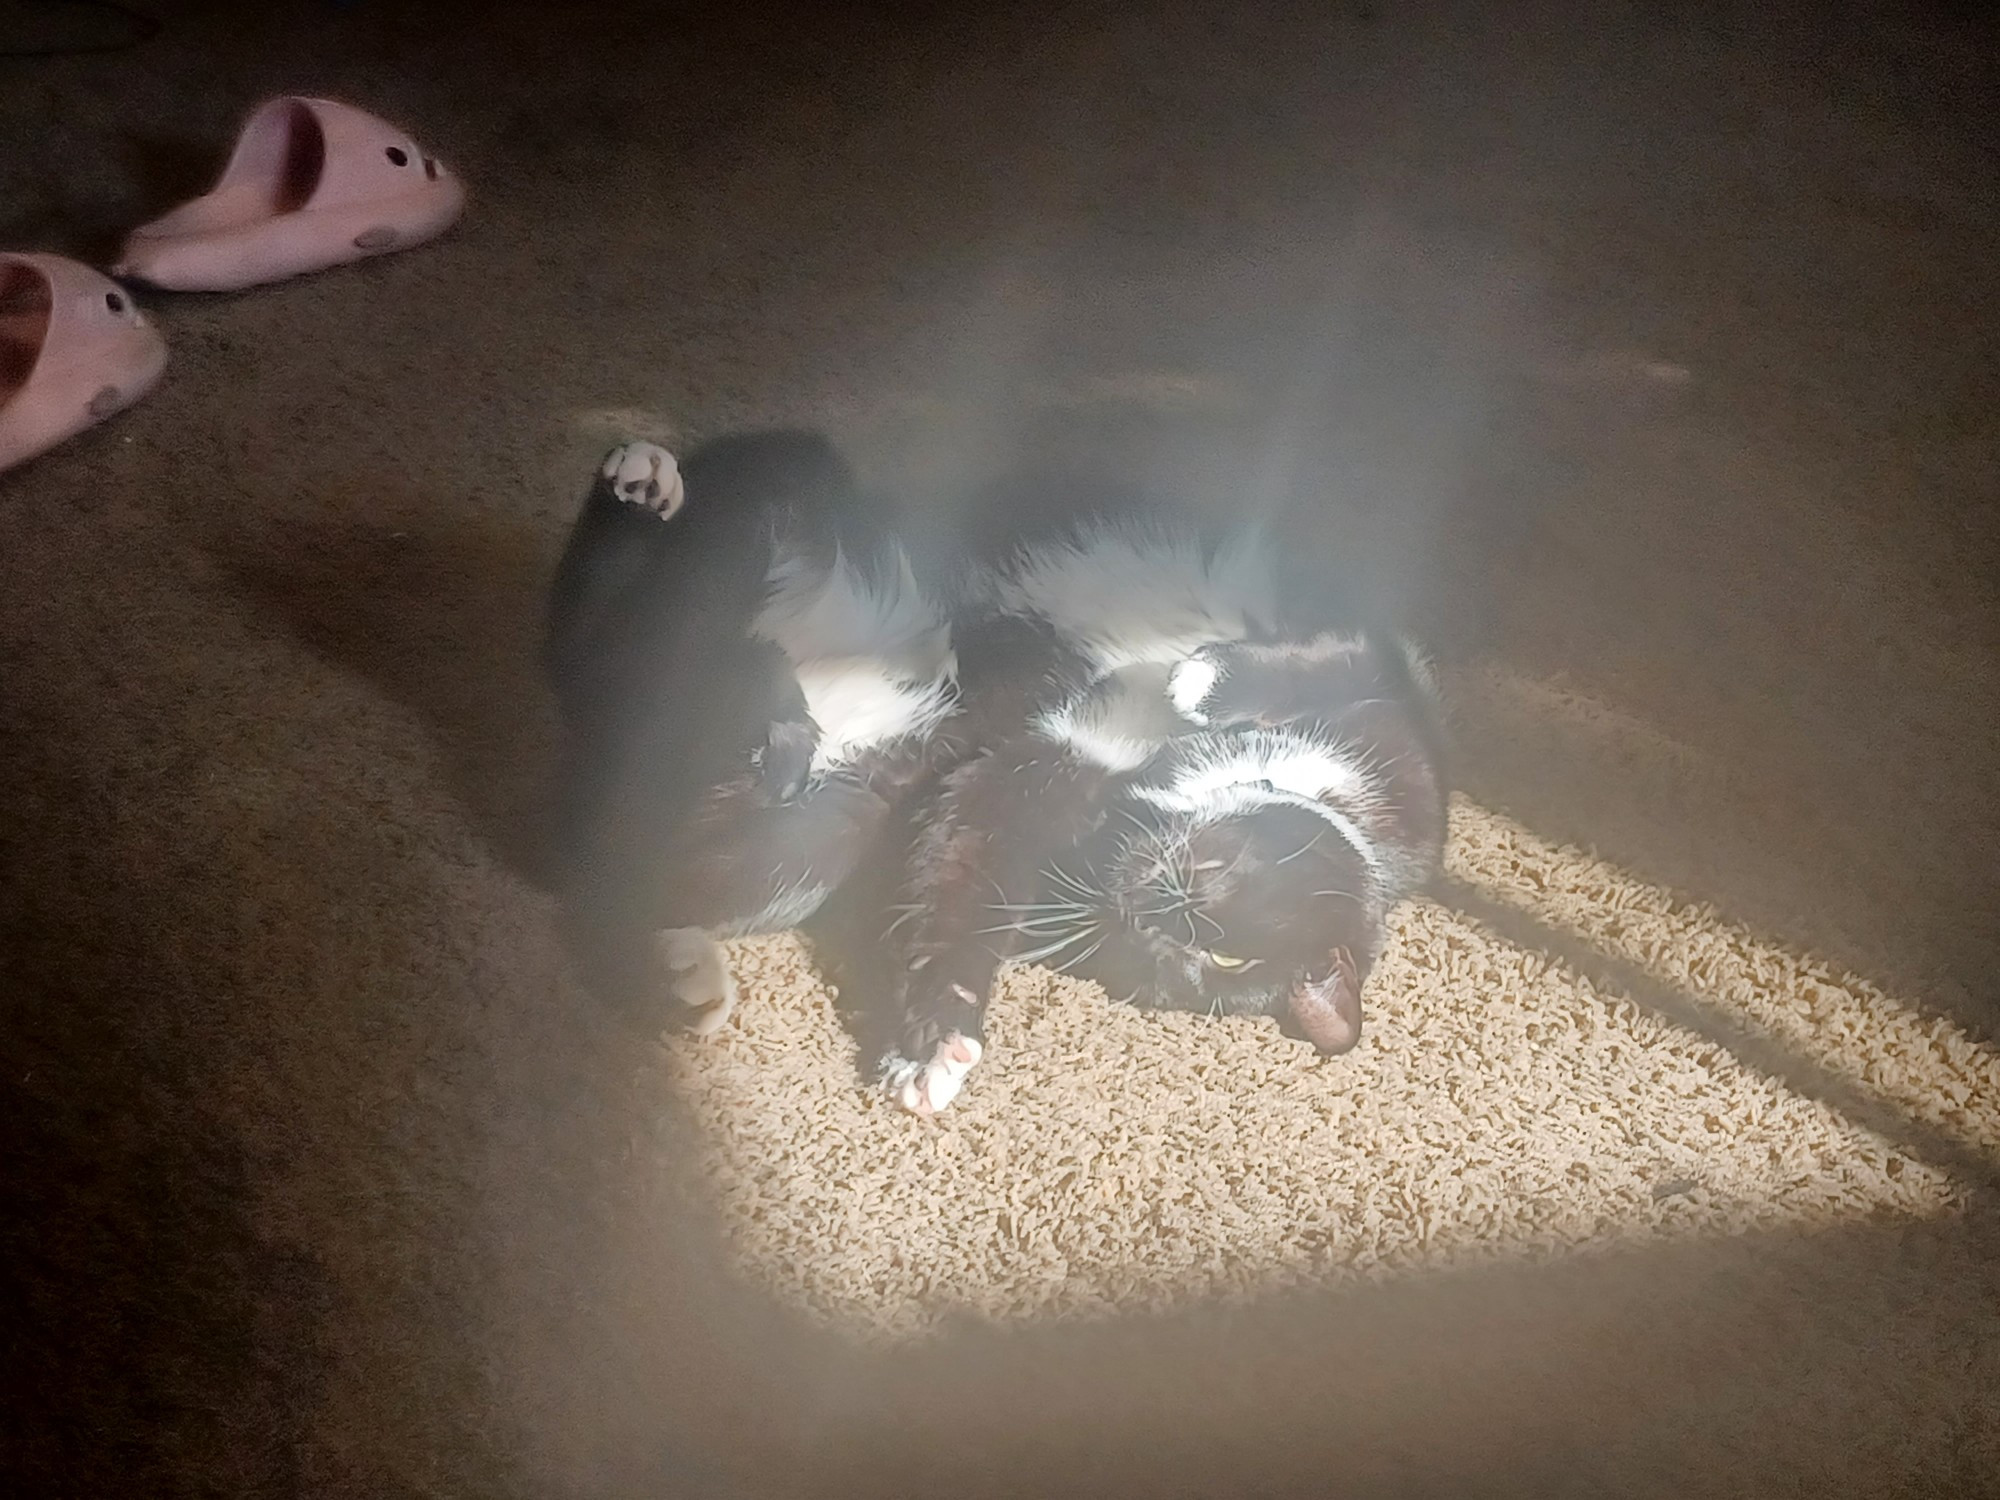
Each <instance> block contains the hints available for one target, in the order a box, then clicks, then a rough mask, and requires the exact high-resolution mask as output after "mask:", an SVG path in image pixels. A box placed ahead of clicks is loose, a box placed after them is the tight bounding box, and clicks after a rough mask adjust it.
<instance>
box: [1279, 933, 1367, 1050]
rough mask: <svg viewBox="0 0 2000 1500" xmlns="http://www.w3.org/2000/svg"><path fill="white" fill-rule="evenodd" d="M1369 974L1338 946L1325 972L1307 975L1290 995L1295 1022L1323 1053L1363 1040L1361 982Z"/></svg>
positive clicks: (1348, 1046)
mask: <svg viewBox="0 0 2000 1500" xmlns="http://www.w3.org/2000/svg"><path fill="white" fill-rule="evenodd" d="M1366 977H1367V976H1366V975H1365V974H1364V973H1363V972H1362V969H1361V966H1360V965H1359V964H1358V963H1356V962H1355V960H1354V954H1353V952H1352V951H1351V950H1349V949H1346V948H1336V949H1334V950H1333V952H1332V954H1331V955H1329V957H1328V960H1327V967H1326V969H1325V971H1324V972H1323V973H1321V974H1318V975H1313V974H1307V975H1306V976H1305V977H1304V978H1302V979H1301V980H1299V982H1298V983H1297V984H1295V985H1293V986H1292V992H1291V994H1290V995H1288V996H1287V997H1286V1003H1287V1005H1288V1006H1289V1008H1290V1011H1291V1018H1292V1021H1293V1023H1294V1024H1295V1025H1296V1026H1297V1027H1298V1028H1299V1030H1300V1031H1302V1032H1304V1033H1305V1038H1306V1040H1307V1041H1309V1042H1311V1043H1312V1044H1313V1046H1314V1047H1315V1048H1317V1049H1318V1050H1319V1051H1321V1052H1328V1053H1332V1052H1345V1051H1347V1050H1348V1049H1349V1048H1350V1047H1352V1046H1353V1045H1354V1044H1355V1043H1356V1042H1358V1041H1360V1040H1361V982H1362V980H1363V979H1365V978H1366Z"/></svg>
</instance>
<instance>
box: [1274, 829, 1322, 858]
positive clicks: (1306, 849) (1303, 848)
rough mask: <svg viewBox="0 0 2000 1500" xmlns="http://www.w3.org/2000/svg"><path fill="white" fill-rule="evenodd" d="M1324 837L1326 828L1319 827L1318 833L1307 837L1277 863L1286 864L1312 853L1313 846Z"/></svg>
mask: <svg viewBox="0 0 2000 1500" xmlns="http://www.w3.org/2000/svg"><path fill="white" fill-rule="evenodd" d="M1325 837H1326V830H1325V829H1321V830H1320V831H1319V832H1318V833H1316V834H1314V835H1313V836H1312V837H1311V838H1309V839H1307V840H1306V841H1305V842H1304V843H1303V844H1301V845H1300V846H1299V847H1298V848H1296V849H1294V850H1293V851H1292V852H1291V853H1290V854H1287V855H1286V856H1285V857H1284V858H1283V859H1281V860H1279V861H1278V863H1279V864H1281V865H1288V864H1290V863H1291V862H1292V861H1293V860H1295V859H1298V858H1300V857H1302V856H1304V855H1307V854H1310V853H1312V851H1313V850H1314V848H1316V847H1317V846H1318V844H1319V841H1320V840H1321V839H1323V838H1325Z"/></svg>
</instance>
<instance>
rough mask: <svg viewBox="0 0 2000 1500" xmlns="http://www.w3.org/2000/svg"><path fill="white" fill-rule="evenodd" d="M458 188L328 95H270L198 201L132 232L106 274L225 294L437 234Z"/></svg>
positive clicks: (408, 144) (392, 134)
mask: <svg viewBox="0 0 2000 1500" xmlns="http://www.w3.org/2000/svg"><path fill="white" fill-rule="evenodd" d="M464 207H465V188H464V187H463V186H462V185H461V184H460V183H459V181H458V179H457V178H455V177H453V176H452V175H451V174H450V173H449V172H447V171H445V169H444V168H443V167H442V166H440V165H439V164H438V161H437V159H436V158H435V157H431V156H426V155H425V154H424V153H423V151H422V150H420V149H419V148H418V146H417V145H416V143H415V142H413V141H412V140H411V139H410V138H409V137H408V136H407V135H405V134H403V132H402V131H400V130H398V129H396V127H395V126H393V125H389V124H385V123H384V122H383V121H381V120H378V119H376V118H375V117H374V116H373V115H371V114H367V113H364V112H363V111H361V110H358V109H356V108H354V106H353V105H351V104H339V103H336V102H335V101H333V100H331V99H302V98H282V99H271V100H267V101H266V102H265V103H263V104H260V105H259V106H257V108H256V110H255V111H254V112H253V113H252V114H251V116H250V118H249V120H248V121H247V122H246V123H245V124H244V126H243V133H242V135H241V136H240V137H239V138H238V139H237V142H236V151H235V154H234V155H232V156H231V157H230V158H229V165H228V166H227V167H225V168H224V169H223V172H222V180H221V181H220V182H218V183H216V185H215V187H214V189H213V190H212V191H211V192H210V193H208V195H207V196H205V197H201V198H197V199H195V200H194V201H193V202H192V203H184V204H182V205H181V206H180V207H179V208H177V209H175V210H174V211H173V212H172V213H170V214H168V215H167V216H166V217H165V218H160V219H155V220H154V221H153V222H152V223H150V224H147V225H144V226H142V227H140V228H138V229H135V230H133V231H132V234H131V237H130V238H128V239H127V240H126V241H125V252H124V254H123V256H122V257H121V258H120V259H119V262H118V264H117V266H115V267H114V268H113V270H114V271H115V273H116V274H117V275H120V276H130V277H133V278H135V279H137V280H139V281H143V282H146V283H148V284H150V285H152V286H157V287H165V288H168V289H170V290H173V291H177V292H233V291H236V290H237V289H238V288H241V287H246V286H257V285H259V284H260V283H263V282H266V281H281V280H283V279H284V278H285V277H287V276H298V275H301V274H303V273H305V272H307V271H323V270H325V269H326V268H327V267H329V266H338V265H344V264H346V263H347V262H348V261H353V260H361V259H363V258H365V257H367V256H370V255H380V254H382V253H383V252H385V251H388V250H402V249H405V248H407V247H408V246H411V245H417V244H421V243H422V242H423V241H425V240H428V239H431V238H433V237H435V236H437V235H439V234H442V233H443V232H444V231H445V230H446V229H447V228H449V227H450V225H451V223H452V221H453V220H454V219H456V218H457V217H458V215H459V212H460V210H462V209H463V208H464Z"/></svg>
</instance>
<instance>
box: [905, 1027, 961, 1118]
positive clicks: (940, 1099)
mask: <svg viewBox="0 0 2000 1500" xmlns="http://www.w3.org/2000/svg"><path fill="white" fill-rule="evenodd" d="M985 1051H986V1049H985V1048H984V1047H982V1046H980V1044H979V1043H978V1042H976V1041H974V1040H973V1039H972V1038H971V1037H969V1036H960V1035H959V1034H958V1033H957V1032H955V1031H954V1032H952V1033H951V1035H949V1036H947V1037H945V1038H944V1040H942V1041H941V1042H939V1043H938V1044H937V1047H936V1049H935V1050H934V1051H933V1052H932V1053H931V1057H930V1061H928V1062H921V1063H920V1062H912V1061H910V1060H908V1059H906V1058H892V1059H889V1060H888V1061H887V1062H886V1063H885V1065H884V1067H883V1070H882V1089H883V1092H884V1093H886V1094H888V1096H889V1097H890V1098H891V1099H894V1100H895V1101H896V1102H897V1103H898V1104H900V1105H902V1107H903V1108H904V1109H907V1110H908V1111H909V1112H910V1113H911V1114H913V1115H933V1114H936V1113H937V1112H938V1111H939V1110H943V1109H949V1108H950V1107H951V1102H952V1100H954V1099H956V1098H957V1097H958V1096H959V1092H960V1090H962V1089H963V1088H964V1087H965V1078H966V1075H967V1074H968V1073H970V1072H971V1071H972V1070H973V1069H974V1068H975V1067H977V1066H978V1065H979V1059H980V1057H981V1056H982V1055H984V1053H985Z"/></svg>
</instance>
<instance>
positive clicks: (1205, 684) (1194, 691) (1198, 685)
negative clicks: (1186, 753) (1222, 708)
mask: <svg viewBox="0 0 2000 1500" xmlns="http://www.w3.org/2000/svg"><path fill="white" fill-rule="evenodd" d="M1221 680H1222V668H1221V667H1220V666H1218V665H1217V664H1216V663H1214V662H1212V661H1210V660H1209V659H1208V658H1207V657H1205V656H1191V657H1189V658H1188V659H1187V660H1186V661H1184V662H1182V663H1180V665H1178V666H1176V667H1175V668H1174V670H1173V672H1172V674H1171V675H1170V676H1169V677H1168V678H1167V696H1168V697H1169V698H1171V699H1172V700H1173V704H1174V707H1175V708H1177V709H1179V710H1180V712H1181V714H1182V716H1183V717H1185V718H1187V719H1189V720H1191V721H1193V722H1194V723H1196V724H1206V723H1207V722H1208V715H1206V714H1205V713H1203V712H1202V707H1201V706H1202V704H1204V703H1206V702H1207V701H1208V695H1209V694H1210V693H1212V692H1214V691H1215V685H1216V683H1218V682H1220V681H1221Z"/></svg>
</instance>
